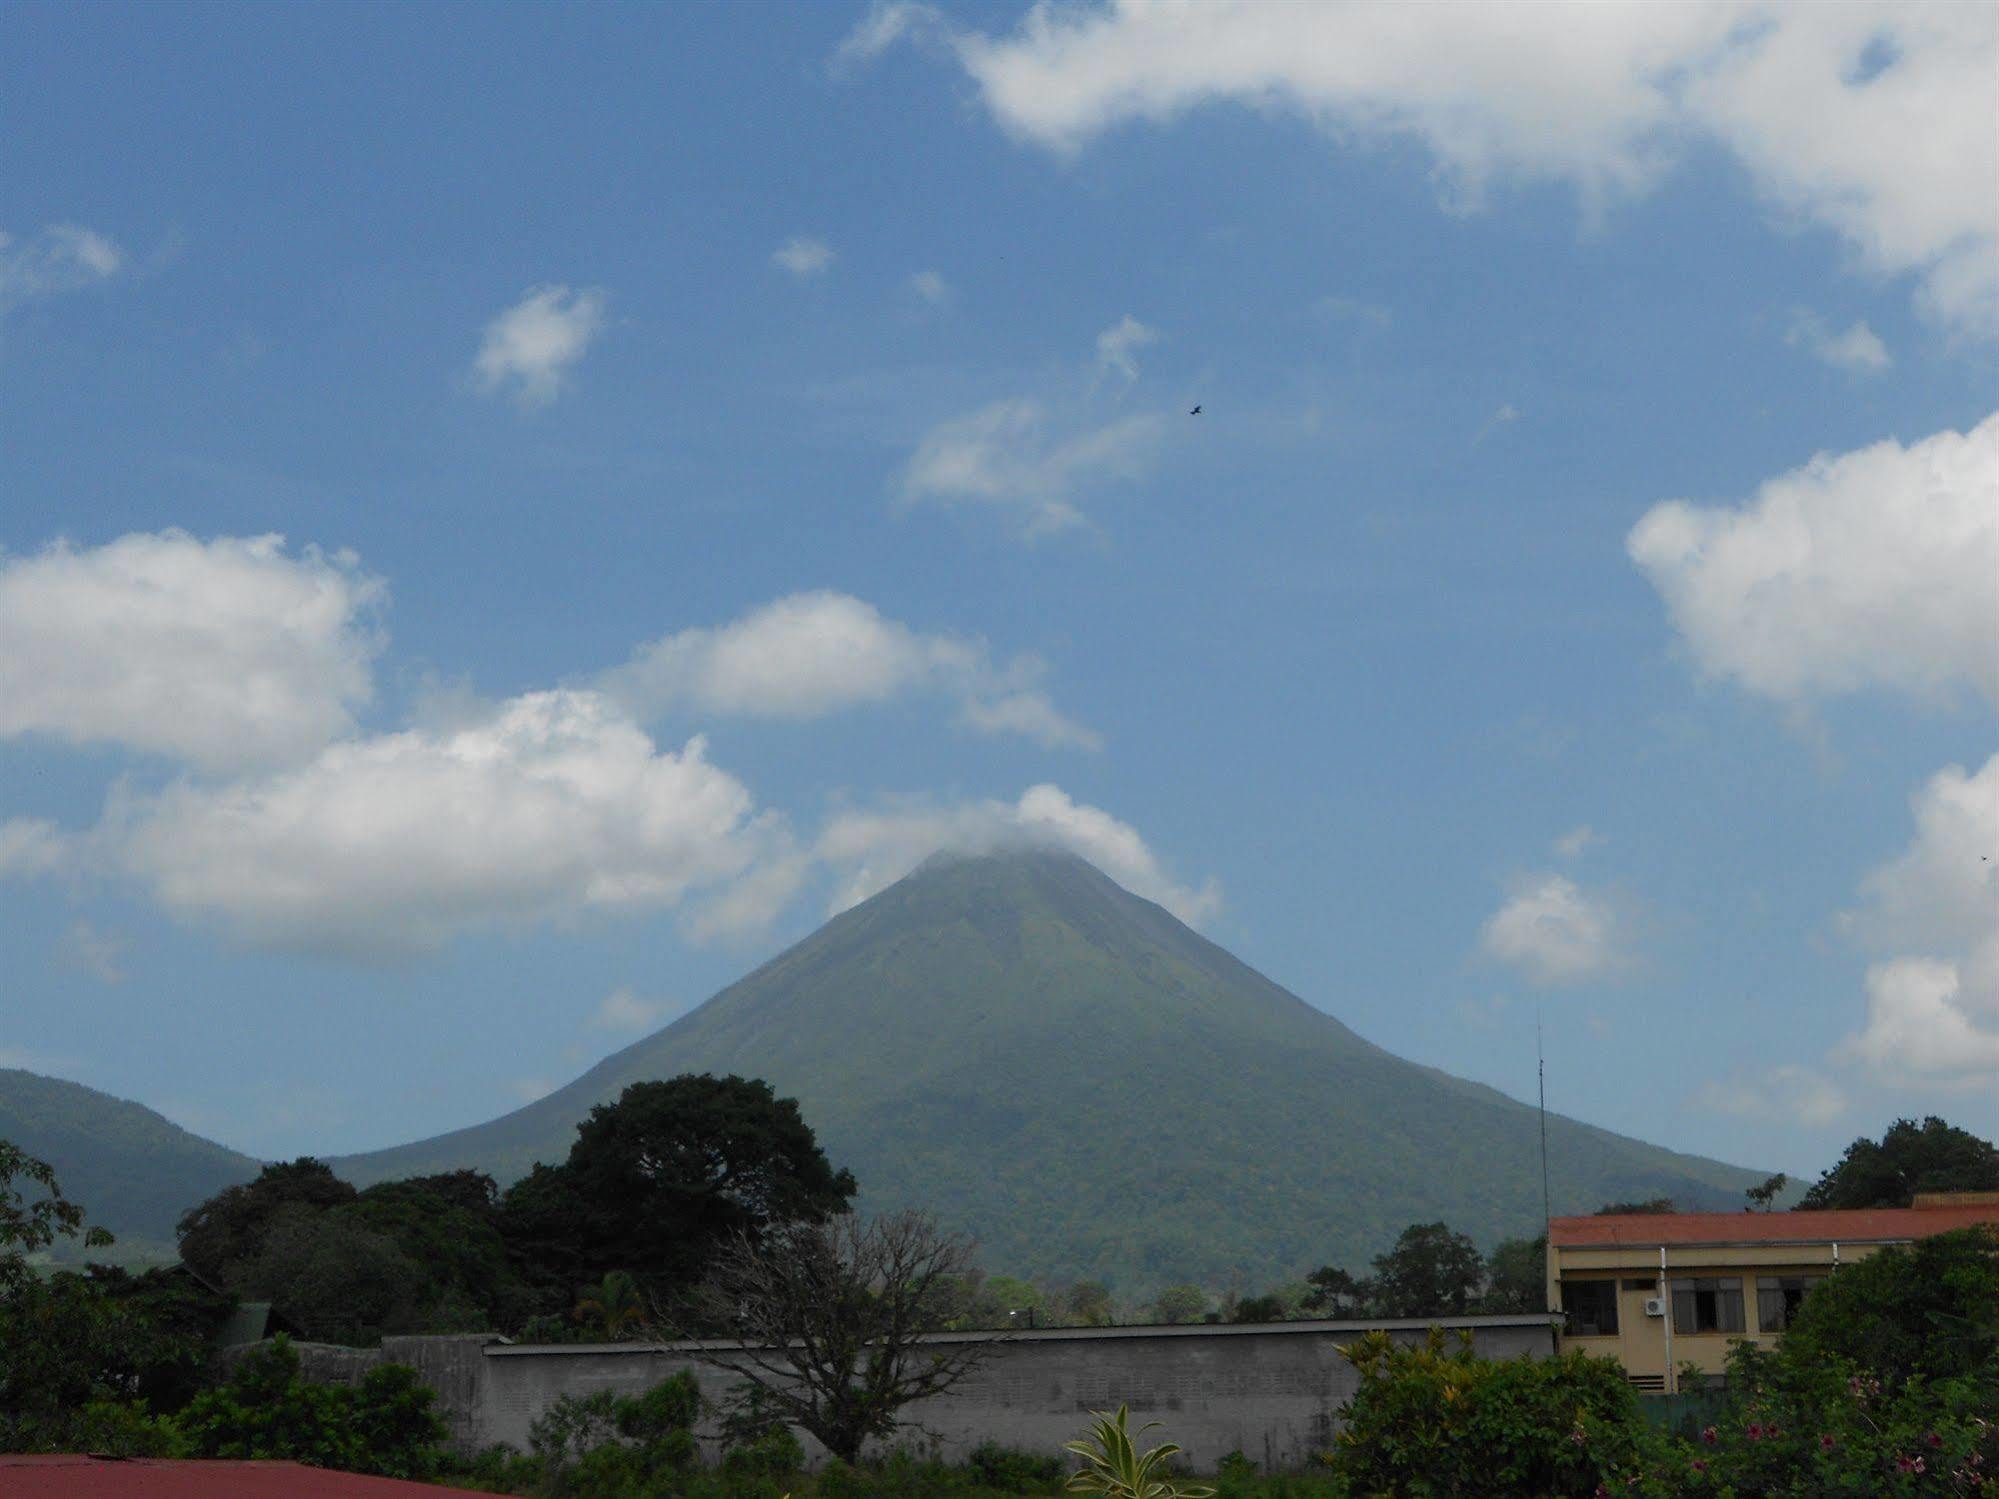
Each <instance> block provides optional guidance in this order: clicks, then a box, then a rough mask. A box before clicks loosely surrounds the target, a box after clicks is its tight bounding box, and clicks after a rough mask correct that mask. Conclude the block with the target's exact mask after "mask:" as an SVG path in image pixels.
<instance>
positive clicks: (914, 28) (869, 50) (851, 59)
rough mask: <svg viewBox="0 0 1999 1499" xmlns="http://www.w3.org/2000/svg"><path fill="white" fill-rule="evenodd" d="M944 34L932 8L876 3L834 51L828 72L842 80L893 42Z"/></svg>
mask: <svg viewBox="0 0 1999 1499" xmlns="http://www.w3.org/2000/svg"><path fill="white" fill-rule="evenodd" d="M946 34H948V29H947V28H946V27H945V25H944V18H943V16H942V14H941V13H940V12H939V11H938V10H937V8H936V7H935V6H931V5H919V4H914V3H912V0H893V3H889V4H883V3H881V0H876V3H875V4H874V5H873V6H872V7H870V8H869V10H868V13H867V15H865V16H863V17H862V18H861V22H860V24H859V25H858V26H856V27H855V28H854V29H853V30H852V31H850V32H848V33H847V35H846V37H845V38H843V39H842V41H841V42H840V45H839V47H838V48H837V49H836V50H835V51H834V53H833V60H832V64H831V71H832V73H833V76H834V77H836V78H839V77H845V76H848V75H850V74H851V73H852V72H853V70H854V69H855V68H856V67H858V66H859V65H860V64H862V63H865V62H871V61H873V60H874V59H875V58H877V57H879V56H881V55H882V53H884V52H886V51H887V50H888V49H889V48H890V47H893V46H894V45H895V44H896V43H897V42H900V41H906V40H922V39H924V38H928V37H932V36H942V35H946Z"/></svg>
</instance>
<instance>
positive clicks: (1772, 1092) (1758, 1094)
mask: <svg viewBox="0 0 1999 1499" xmlns="http://www.w3.org/2000/svg"><path fill="white" fill-rule="evenodd" d="M1692 1102H1693V1104H1694V1106H1695V1107H1696V1108H1702V1109H1711V1110H1713V1111H1714V1112H1715V1113H1717V1114H1732V1115H1734V1116H1735V1117H1736V1118H1738V1119H1760V1120H1769V1121H1773V1122H1776V1123H1780V1124H1803V1125H1809V1126H1813V1127H1820V1126H1823V1125H1828V1124H1831V1123H1832V1122H1833V1121H1834V1120H1836V1119H1838V1118H1839V1116H1840V1115H1842V1114H1844V1113H1845V1112H1846V1095H1845V1094H1844V1093H1843V1092H1842V1091H1841V1090H1840V1088H1839V1086H1838V1084H1836V1083H1834V1082H1833V1081H1832V1079H1831V1078H1828V1077H1826V1076H1825V1075H1824V1074H1823V1073H1821V1072H1817V1071H1814V1070H1813V1069H1812V1068H1810V1067H1804V1066H1800V1065H1799V1064H1797V1063H1795V1062H1783V1063H1780V1064H1779V1065H1777V1066H1775V1067H1772V1068H1771V1069H1770V1070H1769V1071H1767V1072H1764V1073H1760V1074H1757V1075H1753V1076H1751V1075H1744V1074H1741V1073H1738V1074H1736V1075H1734V1076H1732V1077H1729V1078H1727V1079H1725V1080H1711V1081H1709V1082H1706V1083H1703V1084H1702V1085H1701V1086H1700V1088H1699V1089H1698V1090H1697V1091H1696V1092H1695V1093H1694V1096H1693V1099H1692Z"/></svg>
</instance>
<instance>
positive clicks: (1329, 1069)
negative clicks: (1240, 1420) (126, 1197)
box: [334, 851, 1762, 1293]
mask: <svg viewBox="0 0 1999 1499" xmlns="http://www.w3.org/2000/svg"><path fill="white" fill-rule="evenodd" d="M682 1072H713V1073H718V1074H721V1073H731V1072H733V1073H739V1074H741V1075H743V1076H745V1077H761V1078H764V1079H767V1080H768V1081H769V1082H770V1083H772V1084H773V1085H774V1086H775V1087H776V1088H777V1090H778V1092H779V1093H780V1094H789V1095H794V1096H796V1097H797V1098H798V1099H799V1100H800V1102H801V1104H802V1105H803V1108H804V1111H805V1117H806V1119H807V1120H808V1121H810V1122H811V1124H812V1125H813V1127H814V1128H815V1129H816V1130H817V1131H818V1133H819V1139H820V1141H821V1143H822V1144H823V1145H824V1146H825V1148H826V1151H827V1154H828V1155H829V1156H830V1157H831V1158H832V1160H833V1161H834V1162H835V1163H836V1164H839V1165H844V1166H848V1167H851V1168H852V1169H853V1171H854V1173H855V1175H856V1176H858V1177H859V1179H860V1182H861V1187H862V1192H863V1202H862V1206H863V1207H864V1208H866V1209H869V1210H878V1209H884V1208H889V1207H897V1206H904V1205H917V1206H923V1207H927V1208H930V1209H932V1210H934V1211H935V1212H936V1213H938V1214H939V1215H941V1216H942V1217H943V1218H944V1219H945V1220H946V1222H948V1223H951V1224H954V1225H959V1226H962V1227H964V1228H966V1229H968V1230H970V1231H971V1232H973V1233H975V1234H976V1235H977V1236H978V1237H979V1239H980V1241H981V1245H982V1248H981V1258H982V1260H983V1261H984V1263H985V1264H986V1265H987V1267H988V1268H990V1269H994V1270H1001V1269H1003V1270H1006V1271H1008V1272H1010V1273H1014V1274H1024V1275H1032V1276H1037V1277H1047V1278H1051V1279H1057V1280H1060V1279H1069V1278H1083V1277H1087V1278H1092V1279H1100V1280H1104V1281H1107V1282H1109V1283H1110V1284H1111V1285H1113V1286H1114V1287H1116V1288H1117V1289H1118V1290H1120V1291H1121V1292H1126V1293H1138V1292H1142V1291H1145V1290H1147V1289H1150V1288H1152V1287H1155V1286H1158V1285H1161V1284H1164V1283H1168V1282H1174V1281H1200V1282H1205V1283H1209V1284H1217V1285H1220V1284H1227V1283H1229V1282H1230V1281H1232V1280H1234V1281H1239V1282H1240V1283H1241V1284H1243V1285H1247V1286H1254V1285H1259V1284H1264V1283H1268V1282H1270V1281H1273V1280H1275V1279H1278V1278H1282V1277H1289V1276H1294V1275H1297V1274H1299V1273H1301V1272H1302V1271H1304V1270H1306V1269H1308V1268H1310V1267H1312V1266H1315V1265H1319V1264H1322V1263H1326V1262H1329V1261H1330V1262H1334V1263H1339V1262H1342V1261H1344V1262H1345V1263H1347V1264H1349V1265H1352V1266H1354V1267H1355V1268H1357V1269H1358V1268H1364V1264H1365V1259H1366V1257H1367V1256H1370V1255H1372V1254H1375V1253H1377V1252H1379V1251H1380V1250H1381V1249H1383V1248H1384V1247H1386V1245H1387V1244H1388V1243H1389V1242H1391V1241H1392V1239H1393V1238H1394V1236H1395V1234H1396V1233H1397V1232H1399V1231H1400V1230H1401V1228H1402V1227H1403V1226H1404V1225H1406V1224H1408V1223H1411V1222H1418V1221H1428V1220H1432V1219H1438V1218H1441V1219H1443V1220H1444V1221H1445V1222H1447V1223H1450V1224H1451V1225H1452V1226H1453V1227H1456V1228H1459V1229H1462V1230H1464V1231H1466V1232H1468V1233H1471V1234H1473V1235H1474V1236H1475V1237H1477V1238H1479V1239H1481V1240H1483V1241H1487V1242H1490V1241H1492V1240H1495V1239H1497V1238H1500V1237H1502V1236H1506V1235H1515V1234H1528V1233H1533V1232H1536V1231H1538V1226H1539V1222H1540V1217H1541V1171H1540V1164H1539V1154H1538V1140H1539V1136H1538V1126H1537V1121H1536V1115H1535V1111H1534V1110H1533V1109H1532V1108H1530V1107H1528V1106H1526V1105H1523V1104H1520V1103H1517V1102H1515V1101H1514V1100H1512V1099H1510V1098H1507V1097H1505V1096H1504V1095H1502V1094H1500V1093H1498V1092H1496V1091H1494V1090H1493V1089H1491V1088H1487V1087H1483V1086H1480V1085H1478V1084H1474V1083H1468V1082H1464V1081H1462V1080H1460V1079H1457V1078H1453V1077H1451V1076H1449V1075H1447V1074H1445V1073H1442V1072H1437V1071H1435V1070H1433V1069H1430V1068H1427V1067H1419V1066H1416V1065H1414V1064H1412V1063H1409V1062H1405V1061H1403V1060H1401V1059H1400V1058H1398V1057H1394V1056H1390V1055H1389V1054H1388V1053H1387V1052H1385V1051H1382V1050H1381V1049H1380V1048H1378V1047H1375V1046H1371V1045H1369V1044H1368V1043H1367V1042H1366V1041H1363V1040H1362V1039H1361V1038H1360V1037H1359V1036H1357V1035H1355V1034H1354V1033H1353V1032H1352V1031H1350V1030H1348V1029H1347V1028H1346V1027H1345V1026H1344V1025H1341V1024H1340V1023H1339V1022H1338V1021H1337V1020H1334V1019H1332V1018H1331V1017H1330V1016H1328V1015H1326V1014H1324V1013H1322V1012H1321V1011H1319V1010H1316V1009H1314V1008H1312V1007H1311V1006H1310V1005H1308V1004H1306V1003H1305V1002H1304V1001H1303V1000H1301V999H1299V998H1298V997H1297V996H1296V995H1294V994H1291V993H1289V992H1288V991H1286V990H1284V989H1282V988H1279V987H1278V986H1277V985H1276V984H1274V983H1272V982H1271V981H1270V980H1268V979H1266V978H1264V977H1263V976H1262V975H1261V974H1259V973H1257V972H1255V971H1254V970H1253V969H1251V968H1249V967H1247V966H1245V965H1244V964H1243V963H1241V962H1239V961H1238V960H1237V959H1235V958H1233V957H1231V956H1230V955H1229V954H1228V953H1226V952H1224V951H1223V950H1222V949H1221V948H1219V947H1217V946H1215V944H1213V943H1212V942H1209V941H1208V940H1206V939H1205V938H1203V937H1201V936H1200V935H1198V934H1197V933H1195V932H1193V931H1192V930H1190V929H1189V928H1188V927H1186V926H1184V925H1182V924H1181V923H1180V922H1179V921H1177V920H1175V919H1174V918H1173V917H1172V916H1170V915H1169V914H1167V913H1166V912H1165V911H1164V910H1162V909H1161V908H1160V907H1158V906H1156V905H1153V904H1152V903H1151V902H1149V901H1145V900H1141V899H1139V898H1138V897H1136V896H1134V895H1132V894H1130V893H1128V892H1127V891H1125V890H1124V889H1122V888H1121V887H1119V886H1118V885H1116V884H1115V883H1113V882H1112V881H1111V880H1110V879H1108V878H1106V877H1105V876H1104V875H1103V874H1101V873H1099V872H1098V871H1097V870H1096V869H1095V868H1093V867H1092V866H1091V865H1089V864H1087V863H1085V862H1084V861H1082V860H1081V859H1078V858H1075V857H1073V856H1071V855H1068V854H1063V853H1054V852H1049V851H1019V852H1009V853H1002V854H996V855H989V856H982V857H976V858H972V857H965V858H938V859H933V860H932V861H931V862H930V863H928V864H926V865H924V866H923V867H922V868H921V869H919V870H917V871H916V872H915V873H914V874H912V875H910V876H909V877H908V878H907V879H905V880H903V881H902V882H901V883H899V884H897V885H893V886H891V887H890V888H889V889H887V890H884V891H882V892H881V893H880V894H879V895H876V896H875V897H874V898H873V899H871V900H868V901H866V902H864V903H863V904H861V905H859V906H856V907H855V908H854V909H852V910H850V911H848V912H846V913H844V914H843V915H840V916H838V917H835V918H834V919H833V920H832V921H830V922H828V923H827V924H826V925H825V926H824V927H822V928H820V930H819V931H817V932H816V933H814V934H813V935H812V936H810V937H808V938H806V939H805V940H804V941H803V942H800V943H799V944H798V945H797V946H795V947H793V948H791V949H790V950H789V951H787V952H785V953H783V954H782V955H780V956H779V957H777V958H775V959H773V960H772V961H771V962H769V963H766V964H765V965H764V966H763V967H761V968H759V969H757V970H756V971H755V972H754V973H752V974H750V975H749V976H748V977H747V978H744V979H742V980H740V981H739V982H737V983H735V984H733V985H731V986H730V987H729V988H727V989H724V990H723V991H722V992H721V993H720V994H717V995H716V996H715V997H714V998H712V999H710V1000H709V1001H708V1002H707V1003H706V1004H704V1005H702V1006H701V1007H700V1008H698V1009H696V1010H694V1011H692V1012H691V1013H689V1014H687V1015H685V1016H683V1017H682V1018H681V1019H679V1020H678V1021H676V1022H674V1023H673V1024H672V1025H670V1026H668V1027H667V1028H666V1029H664V1030H662V1031H660V1032H658V1033H656V1034H655V1035H653V1036H650V1037H648V1038H647V1039H645V1040H643V1041H640V1042H638V1043H637V1044H636V1045H633V1046H631V1047H628V1048H627V1049H625V1050H624V1051H621V1052H619V1053H617V1054H616V1055H615V1056H612V1057H609V1058H607V1059H606V1060H605V1061H603V1062H602V1063H600V1064H599V1065H598V1066H596V1067H594V1068H592V1069H591V1070H590V1071H589V1072H587V1073H585V1074H584V1075H583V1076H582V1077H580V1078H578V1079H577V1080H576V1081H575V1082H573V1083H571V1084H570V1085H569V1086H568V1087H566V1088H563V1089H561V1090H559V1091H557V1092H555V1093H552V1094H550V1095H548V1096H547V1097H546V1098H543V1099H541V1100H539V1101H538V1102H536V1103H533V1104H530V1105H529V1106H527V1107H526V1108H523V1109H520V1110H517V1111H516V1112H514V1113H512V1114H508V1115H506V1116H505V1117H504V1118H501V1119H497V1120H494V1121H493V1122H492V1123H490V1124H484V1125H480V1126H478V1127H477V1128H473V1129H466V1130H460V1131H457V1132H455V1133H453V1134H448V1135H442V1136H439V1137H437V1138H435V1139H431V1140H425V1141H421V1142H419V1143H417V1144H413V1145H405V1146H401V1147H398V1148H395V1149H392V1150H385V1151H380V1152H377V1153H374V1154H371V1155H363V1156H354V1157H349V1158H347V1159H345V1160H342V1161H337V1162H335V1163H334V1164H335V1167H336V1169H338V1170H339V1171H340V1172H341V1173H342V1174H343V1175H345V1176H349V1177H351V1178H352V1179H354V1180H355V1181H357V1182H361V1183H366V1182H369V1181H375V1180H380V1179H382V1178H385V1177H395V1176H407V1175H414V1174H417V1173H422V1172H432V1171H445V1170H451V1169H455V1168H458V1167H462V1166H476V1167H480V1168H483V1169H485V1170H487V1171H491V1172H493V1173H494V1174H495V1175H497V1176H499V1177H501V1178H502V1179H503V1180H504V1179H511V1178H513V1177H516V1176H518V1175H520V1174H521V1173H522V1172H524V1171H525V1170H526V1169H527V1168H528V1166H529V1165H530V1164H531V1163H532V1162H534V1161H536V1160H544V1161H554V1160H559V1159H561V1158H562V1157H563V1156H564V1155H565V1154H566V1153H567V1151H568V1146H569V1141H570V1139H571V1138H572V1132H573V1129H574V1126H575V1124H576V1122H577V1120H578V1119H579V1118H581V1117H582V1116H583V1114H584V1113H585V1112H587V1110H588V1109H589V1108H590V1106H591V1105H592V1104H595V1103H599V1102H602V1101H604V1100H606V1099H611V1098H615V1097H616V1096H617V1094H618V1092H619V1091H620V1090H621V1089H622V1088H623V1087H624V1086H625V1085H626V1084H628V1083H631V1082H634V1081H637V1080H639V1079H642V1078H662V1077H671V1076H674V1075H675V1074H678V1073H682ZM1548 1144H1549V1154H1550V1160H1551V1165H1552V1170H1553V1180H1554V1206H1555V1211H1556V1212H1558V1213H1562V1212H1576V1211H1589V1210H1591V1209H1593V1208H1595V1207H1596V1206H1597V1205H1598V1204H1599V1203H1602V1202H1604V1201H1607V1200H1611V1199H1634V1198H1650V1197H1659V1196H1671V1197H1673V1198H1675V1199H1676V1200H1677V1201H1679V1202H1681V1203H1683V1204H1685V1205H1687V1206H1690V1207H1691V1206H1732V1205H1736V1204H1739V1203H1740V1202H1741V1200H1742V1197H1741V1194H1742V1191H1743V1189H1744V1188H1745V1187H1747V1186H1751V1185H1754V1184H1755V1183H1756V1182H1757V1181H1759V1180H1760V1179H1761V1175H1762V1173H1758V1172H1754V1171H1747V1170H1742V1169H1738V1168H1736V1167H1733V1166H1726V1165H1722V1164H1719V1163H1717V1162H1714V1161H1708V1160H1702V1159H1700V1158H1698V1157H1694V1156H1685V1155H1677V1154H1674V1153H1673V1152H1671V1151H1667V1150H1662V1149H1660V1148H1658V1147H1657V1146H1652V1145H1647V1144H1644V1143H1642V1142H1640V1141H1637V1140H1630V1139H1625V1138H1623V1137H1622V1136H1618V1135H1613V1134H1610V1133H1608V1132H1607V1131H1604V1130H1599V1129H1593V1128H1591V1127H1589V1126H1588V1125H1584V1124H1580V1123H1577V1122H1575V1121H1573V1120H1569V1119H1563V1118H1559V1117H1551V1118H1550V1119H1549V1121H1548Z"/></svg>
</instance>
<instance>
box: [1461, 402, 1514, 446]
mask: <svg viewBox="0 0 1999 1499" xmlns="http://www.w3.org/2000/svg"><path fill="white" fill-rule="evenodd" d="M1519 420H1520V408H1519V407H1518V406H1515V405H1513V404H1512V403H1511V402H1510V401H1509V402H1506V403H1504V404H1502V405H1500V406H1497V407H1495V408H1494V409H1493V412H1492V415H1490V416H1488V417H1487V418H1486V419H1485V420H1484V421H1483V422H1481V423H1479V428H1478V431H1476V432H1474V433H1473V434H1472V439H1471V440H1472V446H1474V447H1476V446H1477V445H1478V444H1480V443H1482V442H1484V441H1485V440H1486V439H1487V438H1488V437H1490V436H1492V434H1493V433H1495V432H1497V431H1498V430H1499V429H1500V428H1501V427H1510V426H1512V425H1513V424H1514V423H1515V422H1517V421H1519Z"/></svg>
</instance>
